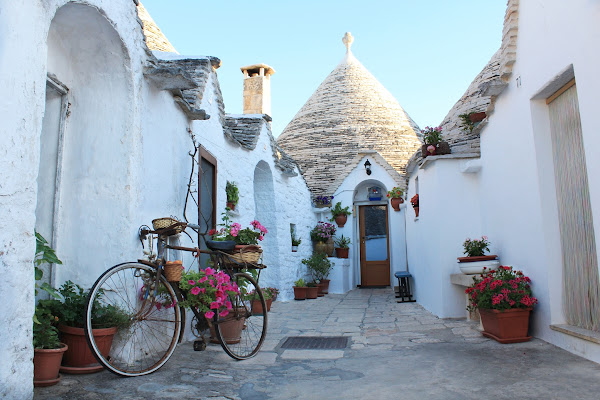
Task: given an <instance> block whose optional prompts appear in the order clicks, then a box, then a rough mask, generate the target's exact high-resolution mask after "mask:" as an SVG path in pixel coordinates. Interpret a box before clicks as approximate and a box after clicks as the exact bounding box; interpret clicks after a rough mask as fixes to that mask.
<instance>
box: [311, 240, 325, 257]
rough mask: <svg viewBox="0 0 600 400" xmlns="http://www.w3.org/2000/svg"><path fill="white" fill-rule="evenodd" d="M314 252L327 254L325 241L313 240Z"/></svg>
mask: <svg viewBox="0 0 600 400" xmlns="http://www.w3.org/2000/svg"><path fill="white" fill-rule="evenodd" d="M313 245H314V250H315V253H325V254H327V243H325V242H313Z"/></svg>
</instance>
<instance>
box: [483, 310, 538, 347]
mask: <svg viewBox="0 0 600 400" xmlns="http://www.w3.org/2000/svg"><path fill="white" fill-rule="evenodd" d="M531 310H532V309H531V308H513V309H510V310H486V309H479V315H480V316H481V323H482V324H483V332H482V334H483V336H486V337H489V338H491V339H494V340H496V341H498V342H500V343H519V342H527V341H529V340H530V339H531V336H527V331H528V330H529V314H530V313H531Z"/></svg>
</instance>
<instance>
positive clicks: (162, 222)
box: [152, 217, 183, 233]
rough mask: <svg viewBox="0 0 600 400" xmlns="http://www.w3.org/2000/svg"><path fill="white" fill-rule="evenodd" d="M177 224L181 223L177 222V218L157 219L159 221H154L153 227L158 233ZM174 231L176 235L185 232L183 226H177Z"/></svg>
mask: <svg viewBox="0 0 600 400" xmlns="http://www.w3.org/2000/svg"><path fill="white" fill-rule="evenodd" d="M177 223H179V221H177V220H176V219H175V218H171V217H165V218H157V219H154V220H152V227H153V228H154V230H155V231H157V230H159V229H165V228H168V227H170V226H172V225H174V224H177ZM173 231H175V233H181V232H183V228H182V227H181V225H177V226H176V227H175V228H173Z"/></svg>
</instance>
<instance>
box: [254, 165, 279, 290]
mask: <svg viewBox="0 0 600 400" xmlns="http://www.w3.org/2000/svg"><path fill="white" fill-rule="evenodd" d="M254 211H255V214H254V215H255V216H256V219H257V220H258V221H259V222H260V223H261V224H262V225H264V226H265V227H266V228H267V230H268V231H269V233H268V234H267V235H266V236H265V239H264V240H263V241H262V242H261V247H262V248H263V263H264V264H265V265H267V267H268V268H267V269H266V270H265V272H264V277H263V276H262V275H261V282H260V285H261V287H266V286H274V285H276V284H277V282H278V281H279V279H280V276H279V272H280V269H279V240H278V238H277V204H276V202H275V189H274V186H273V173H272V172H271V167H270V166H269V164H267V163H266V162H265V161H260V162H259V163H258V164H257V165H256V168H255V169H254Z"/></svg>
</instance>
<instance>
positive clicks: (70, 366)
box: [40, 281, 131, 374]
mask: <svg viewBox="0 0 600 400" xmlns="http://www.w3.org/2000/svg"><path fill="white" fill-rule="evenodd" d="M58 292H59V294H60V297H61V299H60V300H57V299H51V300H40V305H42V306H43V307H45V308H47V309H48V310H49V311H50V312H51V313H52V314H53V315H56V316H58V318H59V321H60V323H59V325H58V330H59V332H60V337H61V341H62V342H64V343H65V344H66V345H67V346H68V347H69V348H68V350H67V351H66V352H65V355H64V358H63V366H62V367H61V371H64V372H67V373H77V374H82V373H91V372H97V371H101V370H102V369H103V367H102V366H101V365H100V364H98V363H97V362H96V358H95V357H94V355H93V353H92V351H91V350H90V348H89V347H88V344H87V340H86V338H85V332H84V329H83V327H84V326H85V321H86V315H85V313H86V306H87V303H88V291H87V290H84V289H83V288H82V287H81V286H79V285H77V284H75V283H73V282H72V281H66V282H65V283H64V284H63V285H62V286H61V287H60V288H59V290H58ZM101 296H102V295H100V297H99V298H97V299H95V301H94V306H93V309H92V324H93V326H94V329H92V334H93V335H94V338H95V340H96V342H97V344H98V347H99V348H100V351H101V353H103V354H106V355H108V353H109V352H110V347H111V345H112V340H113V337H114V335H115V333H116V332H117V330H118V328H119V327H123V326H127V325H128V324H129V323H130V318H131V316H130V315H128V314H127V313H126V312H125V311H123V310H121V309H120V308H118V307H115V306H113V305H101V303H100V300H101Z"/></svg>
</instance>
